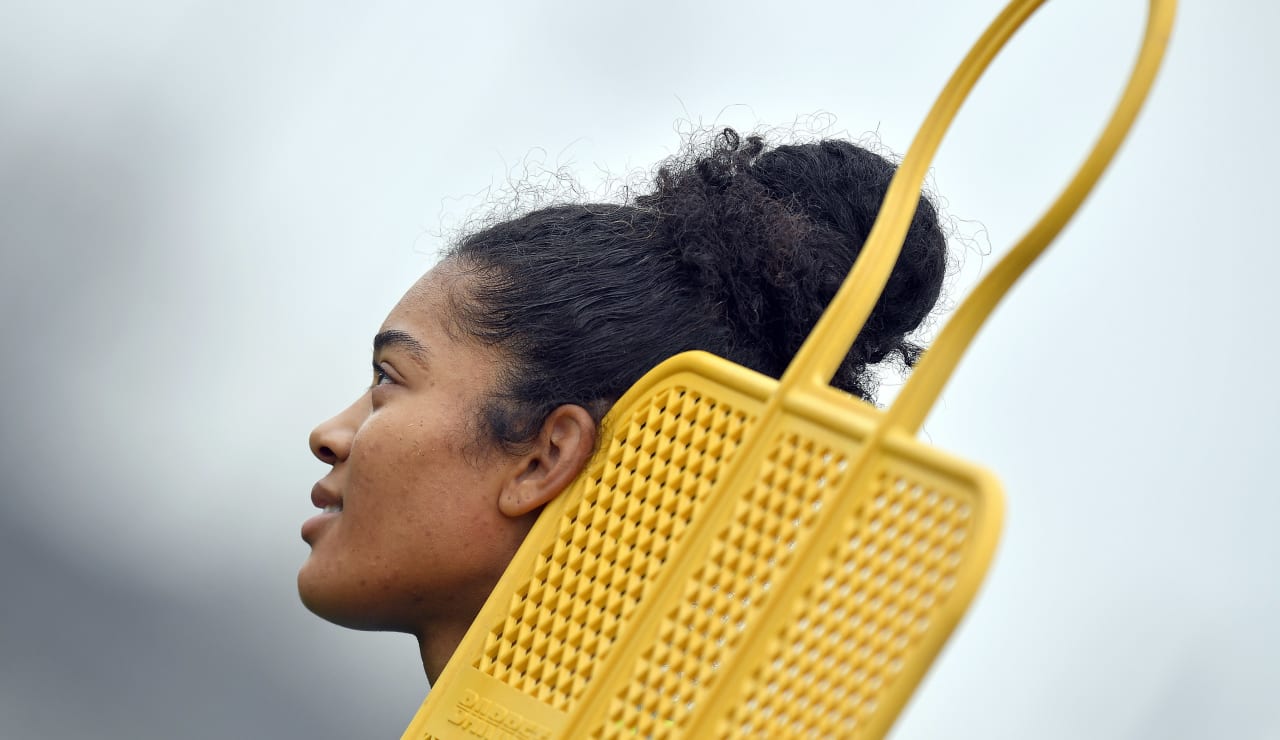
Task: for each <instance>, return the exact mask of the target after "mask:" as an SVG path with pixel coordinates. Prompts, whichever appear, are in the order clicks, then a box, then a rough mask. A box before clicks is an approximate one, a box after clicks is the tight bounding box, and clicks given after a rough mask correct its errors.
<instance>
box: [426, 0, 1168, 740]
mask: <svg viewBox="0 0 1280 740" xmlns="http://www.w3.org/2000/svg"><path fill="white" fill-rule="evenodd" d="M1043 1H1044V0H1014V1H1013V2H1012V3H1010V4H1009V6H1008V7H1007V8H1006V9H1005V10H1004V11H1003V12H1002V13H1001V15H1000V16H999V17H998V18H997V19H996V20H995V22H994V23H993V24H992V25H991V26H990V28H988V29H987V31H986V33H985V34H984V35H983V36H982V38H981V39H979V40H978V42H977V44H976V45H975V46H974V48H973V49H972V50H971V51H970V52H969V55H968V56H967V57H966V58H965V60H964V61H963V62H962V63H961V65H960V67H959V68H958V69H957V71H956V72H955V74H954V75H953V76H952V78H951V80H950V81H949V82H948V84H947V86H946V88H945V89H944V90H943V92H942V94H941V96H940V97H939V98H938V100H937V102H936V103H935V104H934V107H933V109H932V110H931V111H930V113H929V115H928V117H927V118H926V120H925V122H924V124H923V126H922V127H921V129H920V132H919V133H918V134H917V136H916V139H915V141H914V142H913V143H912V145H911V148H910V150H909V151H908V153H907V155H906V157H905V158H904V160H903V162H902V165H901V166H900V167H899V169H898V172H897V174H896V176H895V177H894V179H893V183H892V185H891V186H890V188H889V191H888V193H887V194H886V196H885V202H884V205H883V207H882V208H881V211H880V214H879V217H878V219H877V221H876V223H875V226H874V228H873V229H872V231H871V234H870V235H869V236H868V238H867V243H866V246H865V247H864V250H863V253H862V256H861V257H860V258H859V259H858V261H857V263H856V264H855V265H854V268H853V270H852V271H851V272H850V274H849V276H848V278H847V279H846V280H845V281H844V284H843V285H842V287H841V288H840V291H839V293H838V294H837V295H836V297H835V298H834V299H833V300H832V302H831V305H830V306H829V307H828V309H827V310H826V312H825V313H824V314H823V316H822V318H821V319H820V320H819V322H818V324H817V326H816V327H815V328H814V330H813V332H812V333H811V334H810V336H809V337H808V339H807V340H806V342H805V344H804V345H803V347H801V349H800V351H799V352H798V353H797V355H796V357H795V359H794V360H793V362H792V363H791V365H790V366H789V367H788V368H787V371H786V373H785V374H784V375H783V377H782V378H781V380H778V381H775V380H773V379H771V378H767V377H764V376H762V375H759V374H757V373H755V372H752V371H750V370H747V369H745V368H742V367H739V366H737V365H734V364H733V363H731V362H729V361H727V360H724V359H721V358H719V357H715V356H713V355H710V354H707V353H702V352H689V353H684V354H681V355H677V356H676V357H673V358H671V359H670V360H668V361H666V362H664V363H662V364H661V365H659V366H658V367H656V368H654V369H653V370H652V371H650V372H649V373H648V374H647V375H645V376H644V377H643V378H641V379H640V381H639V382H637V383H636V385H635V386H633V387H632V388H631V389H630V390H629V391H628V392H627V393H626V394H625V395H624V396H623V397H622V399H620V400H619V401H618V403H617V404H616V405H615V406H614V408H613V410H612V411H611V412H610V413H609V414H608V416H607V417H606V418H605V420H604V422H603V427H602V433H603V437H602V443H601V449H600V450H599V451H598V453H597V454H596V456H595V457H594V458H593V459H592V461H591V462H590V464H589V465H588V467H587V469H586V470H585V471H584V473H583V475H582V477H581V478H579V479H578V480H577V481H576V482H575V483H574V484H573V485H572V486H571V487H570V488H569V489H568V490H566V491H565V492H564V493H563V494H561V495H560V496H559V497H558V498H557V499H556V500H555V501H554V502H553V503H551V504H549V505H548V506H547V507H546V509H545V510H544V511H543V513H542V514H541V516H540V518H539V519H538V522H537V523H536V525H535V526H534V528H533V530H532V532H531V533H530V535H529V537H528V538H527V540H526V541H525V542H524V544H523V546H522V547H521V548H520V550H519V551H518V552H517V554H516V556H515V558H514V560H512V562H511V565H510V567H509V568H508V569H507V571H506V574H505V575H504V576H503V578H502V580H501V581H500V582H499V583H498V585H497V587H496V588H495V589H494V591H493V593H492V595H491V596H490V597H489V599H488V601H487V602H486V603H485V605H484V608H483V609H482V610H481V612H480V614H479V616H478V617H477V619H476V621H475V623H474V624H473V625H472V627H471V629H470V631H469V632H468V633H467V634H466V636H465V637H464V639H463V641H462V643H461V645H460V646H459V647H458V650H457V652H456V653H455V654H454V656H453V658H452V660H450V662H449V664H448V665H447V666H446V667H445V669H444V672H443V673H442V674H441V676H440V678H439V680H438V681H437V683H436V686H435V687H434V688H433V689H432V691H431V693H430V695H429V696H428V697H427V700H426V701H425V702H424V703H423V705H422V707H421V709H419V711H418V713H417V715H416V716H415V717H414V719H413V721H412V723H411V724H410V725H409V728H408V729H407V730H406V731H405V734H404V737H405V738H413V739H414V740H422V739H424V738H440V739H441V740H445V739H450V738H477V737H478V738H490V739H498V738H501V739H503V740H506V739H508V738H519V739H522V740H533V739H538V740H541V739H544V738H545V739H550V738H574V739H577V738H634V737H643V738H658V737H661V738H718V737H751V738H760V737H765V738H790V737H796V738H799V737H806V738H808V737H824V738H829V737H838V738H879V737H882V736H883V735H884V734H885V733H886V732H888V729H889V727H890V725H891V724H892V723H893V721H894V719H895V718H896V717H897V716H898V713H899V712H900V711H901V709H902V707H903V706H904V704H905V703H906V701H907V699H908V698H909V697H910V695H911V692H912V691H913V690H914V689H915V687H916V685H917V684H918V683H919V681H920V679H921V677H922V676H923V675H924V672H925V671H926V670H927V668H928V667H929V664H930V663H931V662H932V661H933V659H934V657H935V656H936V655H937V653H938V651H939V650H940V649H941V647H942V644H943V643H944V642H945V641H946V639H947V637H948V636H949V635H950V633H951V631H952V629H953V628H954V627H955V625H956V623H957V622H958V621H959V619H960V617H961V615H962V614H963V613H964V610H965V609H966V608H967V607H968V605H969V602H970V601H971V600H972V598H973V595H974V593H975V592H976V590H977V588H978V585H979V583H980V582H981V580H982V577H983V575H984V574H985V572H986V569H987V565H988V563H989V562H990V559H991V556H992V552H993V550H994V548H995V544H996V540H997V537H998V531H999V526H1000V519H1001V513H1002V499H1001V495H1000V493H999V489H998V486H997V484H996V483H995V480H994V478H993V477H992V476H991V475H990V474H988V473H987V472H986V471H984V470H982V469H981V468H979V467H977V466H975V465H972V464H970V463H967V462H964V461H961V460H958V459H956V458H953V457H951V456H949V455H947V454H945V453H942V452H940V451H938V450H935V449H933V448H931V447H929V446H927V445H925V444H923V443H921V442H919V441H918V440H917V439H916V438H915V434H916V431H917V430H918V429H919V426H920V424H921V423H922V422H923V420H924V418H925V415H926V414H927V413H928V411H929V409H930V408H931V407H932V405H933V403H934V401H935V400H936V399H937V397H938V395H939V393H940V392H941V389H942V387H943V385H944V384H945V382H946V380H947V378H948V377H949V376H950V374H951V372H952V370H953V369H954V368H955V366H956V364H957V363H958V362H959V360H960V357H961V356H962V354H963V352H964V350H965V349H966V348H967V346H968V345H969V343H970V341H971V340H972V339H973V337H974V335H975V334H976V333H977V331H978V329H979V328H980V326H981V325H982V323H983V321H984V320H985V319H986V317H987V316H988V315H989V314H990V312H991V311H992V309H993V308H994V307H995V305H996V304H997V303H998V302H999V300H1000V299H1001V298H1002V297H1003V296H1004V294H1005V293H1006V292H1007V290H1008V289H1009V287H1010V286H1011V285H1012V284H1013V282H1014V281H1015V280H1016V279H1017V278H1018V277H1019V276H1020V275H1021V274H1022V273H1023V271H1025V270H1026V268H1027V267H1028V266H1029V265H1030V264H1031V262H1032V261H1034V260H1035V259H1036V257H1038V256H1039V255H1040V253H1041V252H1043V251H1044V249H1045V248H1046V247H1047V246H1048V244H1049V242H1050V240H1051V239H1052V238H1053V237H1054V236H1055V235H1056V234H1057V233H1058V232H1059V231H1060V230H1061V229H1062V227H1063V226H1064V225H1065V224H1066V222H1067V220H1068V219H1069V218H1070V217H1071V215H1072V214H1073V213H1074V212H1075V210H1076V209H1077V208H1078V207H1079V205H1080V204H1081V202H1082V201H1083V200H1084V198H1085V196H1086V195H1087V194H1088V192H1089V190H1090V189H1091V188H1092V187H1093V185H1094V183H1095V182H1096V181H1097V179H1098V177H1099V176H1101V174H1102V171H1103V169H1104V168H1105V167H1106V165H1107V163H1108V162H1109V161H1110V160H1111V158H1112V157H1113V155H1114V154H1115V152H1116V149H1117V148H1118V147H1119V145H1120V142H1121V141H1122V139H1123V138H1124V136H1125V134H1126V133H1127V132H1128V130H1129V128H1130V126H1131V125H1132V123H1133V121H1134V119H1135V117H1136V116H1137V113H1138V110H1139V109H1140V107H1141V105H1142V102H1143V100H1144V99H1145V97H1146V94H1147V92H1148V91H1149V89H1150V87H1151V84H1152V81H1153V79H1154V77H1155V74H1156V70H1157V69H1158V67H1159V65H1160V61H1161V59H1162V57H1163V54H1164V48H1165V45H1166V42H1167V40H1168V35H1169V32H1170V29H1171V28H1172V23H1173V13H1174V0H1150V1H1149V13H1148V23H1147V30H1146V37H1145V40H1144V43H1143V46H1142V49H1141V51H1140V52H1139V55H1138V60H1137V64H1136V66H1135V69H1134V71H1133V73H1132V75H1131V78H1130V80H1129V83H1128V86H1127V88H1126V89H1125V92H1124V94H1123V96H1122V98H1121V100H1120V103H1119V104H1118V106H1117V108H1116V111H1115V112H1114V113H1113V115H1112V117H1111V120H1110V121H1109V122H1108V124H1107V126H1106V128H1105V129H1104V131H1103V133H1102V135H1101V137H1100V138H1099V140H1098V142H1097V143H1096V144H1095V146H1094V149H1093V151H1092V152H1091V153H1090V154H1089V156H1088V158H1087V159H1086V161H1085V163H1084V165H1083V166H1082V167H1081V168H1080V170H1079V171H1078V172H1077V173H1076V175H1075V176H1074V178H1073V179H1072V180H1071V182H1070V183H1069V184H1068V186H1067V187H1066V189H1065V190H1064V191H1063V192H1062V194H1061V195H1059V197H1058V199H1057V200H1056V201H1055V202H1054V204H1053V205H1052V206H1051V207H1050V209H1049V210H1048V211H1047V212H1046V213H1045V215H1044V216H1043V217H1042V218H1041V219H1040V221H1039V222H1037V223H1036V225H1035V226H1034V227H1032V229H1031V230H1030V231H1029V232H1028V233H1027V235H1026V236H1024V237H1023V238H1022V240H1021V241H1019V242H1018V244H1017V245H1016V246H1015V247H1014V248H1013V249H1012V250H1011V251H1010V253H1009V254H1008V255H1007V256H1006V257H1005V258H1004V259H1002V260H1001V261H1000V263H999V264H997V265H996V267H995V268H994V269H993V270H992V272H991V273H990V274H988V275H987V276H986V277H985V278H983V280H982V281H981V282H980V283H979V285H978V287H977V288H976V289H975V290H974V292H973V294H972V295H971V296H970V297H969V298H968V299H967V300H966V301H965V302H964V303H963V304H962V305H961V306H960V307H959V308H958V309H957V311H956V313H955V315H954V316H953V317H952V318H951V320H950V321H949V322H948V323H947V325H946V327H945V328H944V329H943V331H942V332H941V333H940V335H939V336H938V338H937V340H936V341H935V342H934V345H933V347H932V348H931V349H930V350H929V351H928V352H927V353H925V355H924V357H923V358H922V360H921V362H920V364H919V365H918V366H917V368H916V370H915V372H914V373H913V374H912V375H911V377H910V379H909V380H908V382H907V384H906V385H905V387H904V388H903V389H902V392H901V393H900V394H899V396H898V398H897V400H896V401H895V402H894V404H893V405H892V406H891V407H890V408H889V409H887V410H886V411H884V412H880V411H878V410H876V409H874V408H872V407H871V406H870V405H868V404H866V403H864V402H861V401H859V400H858V399H856V398H853V397H852V396H849V395H848V394H845V393H843V392H841V391H838V390H836V389H834V388H831V387H830V386H829V385H828V382H829V381H830V379H831V377H832V375H833V374H834V372H835V369H836V367H837V366H838V365H839V363H840V360H841V359H842V358H843V357H844V355H845V354H846V352H847V351H848V349H849V346H850V345H851V344H852V343H853V340H854V338H855V337H856V336H857V333H858V331H859V330H860V329H861V326H862V324H863V322H864V321H865V320H866V317H867V316H868V314H869V313H870V312H871V309H872V307H873V306H874V304H875V301H876V298H877V297H878V296H879V294H880V291H881V289H882V288H883V286H884V284H885V282H886V281H887V279H888V276H889V273H890V271H891V269H892V267H893V265H894V263H895V261H896V260H897V256H898V251H899V248H900V245H901V242H902V239H903V238H904V236H905V234H906V231H907V227H908V224H909V222H910V220H911V217H912V214H913V213H914V211H915V208H916V205H917V202H918V199H919V193H920V186H921V183H922V182H923V179H924V176H925V173H926V170H927V168H928V165H929V162H930V160H931V159H932V157H933V154H934V152H935V151H936V150H937V147H938V145H939V143H940V142H941V139H942V135H943V133H944V132H945V130H946V127H947V126H948V125H949V124H950V122H951V119H952V118H953V117H954V115H955V113H956V111H957V110H958V109H959V107H960V104H961V102H962V101H963V100H964V98H965V96H966V95H967V94H968V92H969V90H970V89H971V88H972V87H973V85H974V84H975V83H976V81H977V79H978V77H979V76H980V75H981V74H982V72H983V71H984V70H985V69H986V67H987V65H988V64H989V63H990V62H991V60H992V59H993V58H994V56H995V55H996V53H997V52H998V51H999V49H1000V48H1001V47H1002V46H1003V45H1004V43H1005V42H1006V41H1007V39H1008V38H1009V37H1010V36H1011V35H1012V34H1013V32H1014V31H1015V30H1016V29H1017V28H1018V27H1019V26H1021V25H1022V23H1023V22H1025V20H1026V19H1027V18H1028V17H1029V16H1030V15H1031V14H1032V13H1033V12H1034V11H1035V10H1036V9H1037V8H1038V7H1039V6H1040V5H1041V4H1042V3H1043Z"/></svg>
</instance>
